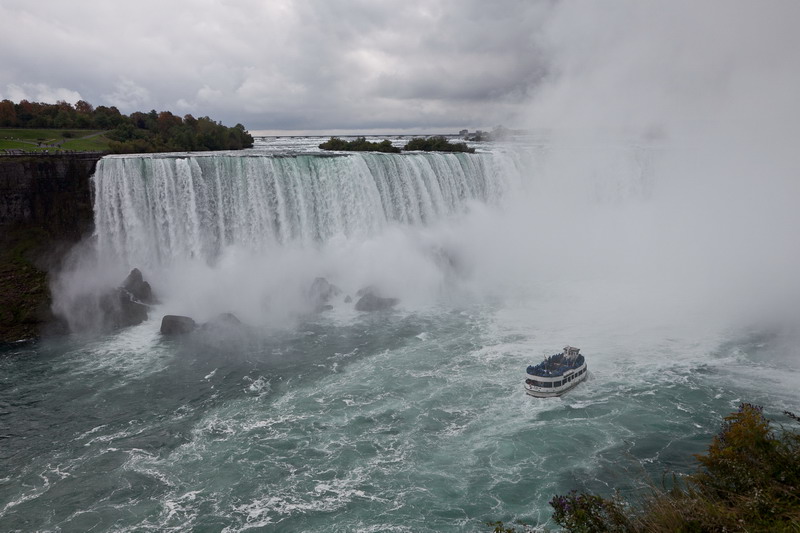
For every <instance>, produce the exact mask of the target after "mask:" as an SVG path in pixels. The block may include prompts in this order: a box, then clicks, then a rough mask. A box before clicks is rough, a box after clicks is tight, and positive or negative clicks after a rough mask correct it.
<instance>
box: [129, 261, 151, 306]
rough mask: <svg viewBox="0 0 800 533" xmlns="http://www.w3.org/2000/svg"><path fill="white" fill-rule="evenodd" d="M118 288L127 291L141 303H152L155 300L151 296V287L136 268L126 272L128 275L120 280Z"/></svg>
mask: <svg viewBox="0 0 800 533" xmlns="http://www.w3.org/2000/svg"><path fill="white" fill-rule="evenodd" d="M120 288H122V289H124V290H126V291H128V292H129V293H130V294H131V295H132V296H133V297H134V298H135V299H136V300H138V301H140V302H142V303H145V304H152V303H155V301H156V300H155V297H154V296H153V289H152V288H151V287H150V284H149V283H148V282H146V281H145V280H144V277H142V272H141V270H139V269H138V268H134V269H133V270H131V273H130V274H128V277H127V278H125V281H123V282H122V286H121V287H120Z"/></svg>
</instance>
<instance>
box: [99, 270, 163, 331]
mask: <svg viewBox="0 0 800 533" xmlns="http://www.w3.org/2000/svg"><path fill="white" fill-rule="evenodd" d="M154 302H155V298H154V297H153V290H152V289H151V288H150V284H149V283H148V282H146V281H145V280H144V278H143V277H142V273H141V271H140V270H139V269H138V268H134V269H133V270H131V273H130V274H128V277H127V278H125V281H123V282H122V285H120V286H119V287H117V288H116V289H112V290H110V291H108V292H107V293H105V294H103V295H102V296H100V310H101V311H102V312H103V314H104V320H103V322H104V323H105V325H106V327H110V328H124V327H128V326H136V325H137V324H141V323H142V322H144V321H145V320H147V313H148V311H149V310H150V304H152V303H154Z"/></svg>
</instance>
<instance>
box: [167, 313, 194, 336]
mask: <svg viewBox="0 0 800 533" xmlns="http://www.w3.org/2000/svg"><path fill="white" fill-rule="evenodd" d="M196 326H197V324H196V323H195V321H194V319H193V318H191V317H188V316H180V315H164V318H162V319H161V334H162V335H183V334H186V333H191V332H192V331H194V328H195V327H196Z"/></svg>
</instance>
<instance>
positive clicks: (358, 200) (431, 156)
mask: <svg viewBox="0 0 800 533" xmlns="http://www.w3.org/2000/svg"><path fill="white" fill-rule="evenodd" d="M519 174H520V172H519V163H518V161H515V159H514V157H513V156H512V155H509V154H508V153H506V154H502V153H482V154H464V153H457V154H442V153H415V154H402V155H396V154H372V153H369V154H366V153H358V154H353V155H342V156H327V155H314V154H312V155H295V156H276V155H251V154H242V155H238V154H230V153H229V154H213V155H201V154H191V155H185V156H174V155H171V156H147V155H135V156H110V157H106V158H104V159H102V160H101V161H100V162H99V164H98V166H97V171H96V172H95V175H94V178H93V179H94V188H95V189H94V190H95V205H94V212H95V228H96V230H95V231H96V238H97V246H98V251H99V253H100V254H101V256H106V257H117V258H120V259H123V260H124V261H126V262H127V263H128V264H137V265H154V266H155V265H166V264H170V263H171V262H173V261H175V260H179V259H186V258H200V259H203V260H206V261H211V260H213V259H214V258H215V257H217V256H218V254H219V253H220V251H221V250H222V249H223V248H225V247H226V246H229V245H237V246H242V247H244V248H246V249H250V250H254V251H260V250H264V249H267V248H269V247H272V246H285V245H289V244H298V245H300V246H309V245H310V246H313V245H315V244H319V243H324V242H327V241H329V240H330V239H332V238H335V237H337V236H343V237H347V238H352V237H356V238H358V237H367V236H370V235H374V234H375V233H377V232H379V231H380V230H382V229H384V228H385V227H386V226H387V225H391V224H406V225H427V224H430V223H431V222H433V221H436V220H441V219H442V218H445V217H448V216H451V215H453V214H456V213H459V212H461V211H463V210H464V209H465V207H466V205H467V203H468V202H470V201H479V202H484V203H488V204H496V203H497V202H499V201H500V199H501V198H502V197H503V196H504V194H505V193H506V192H507V191H508V190H509V188H510V187H511V186H512V185H513V184H514V182H515V180H517V179H518V178H519Z"/></svg>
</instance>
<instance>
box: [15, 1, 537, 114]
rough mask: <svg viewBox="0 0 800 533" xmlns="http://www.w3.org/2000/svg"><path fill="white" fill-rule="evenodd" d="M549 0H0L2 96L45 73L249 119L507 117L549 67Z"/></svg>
mask: <svg viewBox="0 0 800 533" xmlns="http://www.w3.org/2000/svg"><path fill="white" fill-rule="evenodd" d="M550 10H551V3H550V2H535V3H534V2H523V1H515V0H506V1H502V2H491V3H489V2H481V1H456V0H446V1H442V2H423V1H408V2H403V3H402V4H399V3H389V2H373V1H368V0H342V1H336V2H330V1H321V0H320V1H306V2H291V1H288V0H282V1H281V0H279V1H270V2H262V1H255V0H253V1H237V2H229V1H224V0H203V1H195V2H186V1H179V2H156V1H153V0H143V1H140V2H136V3H117V2H103V1H100V0H87V1H83V2H80V3H63V2H36V3H31V2H27V1H25V0H7V1H4V2H3V4H2V5H0V45H2V47H3V49H4V50H5V51H6V52H7V53H6V54H5V55H6V58H5V59H4V62H3V65H2V66H0V96H2V97H8V98H11V97H14V96H19V94H21V93H20V91H19V90H16V89H13V88H14V87H16V88H19V87H22V88H25V87H47V88H53V89H51V90H50V92H52V94H57V95H61V96H60V97H59V98H65V99H67V100H69V99H70V97H73V98H74V97H75V96H76V95H80V97H81V98H84V99H86V100H88V101H90V102H92V103H93V104H95V105H101V104H104V105H116V106H117V107H119V108H120V109H121V110H122V111H124V112H131V111H134V110H149V109H150V108H155V109H158V110H160V109H169V110H172V111H175V112H180V113H193V114H196V115H210V116H212V117H213V118H215V119H219V120H222V121H223V122H226V123H234V122H242V123H244V124H245V125H246V126H248V127H249V128H250V129H284V128H288V129H333V128H349V129H359V128H385V129H393V128H437V127H461V126H464V127H481V126H488V125H493V124H496V123H499V122H505V123H511V122H512V121H513V118H514V117H515V116H518V115H519V105H520V104H521V103H522V102H523V101H524V100H525V98H526V97H527V96H528V94H529V92H530V88H531V87H532V86H533V85H535V83H536V82H537V81H538V80H539V79H540V78H541V77H542V75H543V73H544V71H545V65H544V61H543V59H542V55H541V52H540V51H539V48H538V43H537V35H538V34H539V30H540V28H541V25H542V23H543V22H544V21H545V20H546V17H547V15H548V13H549V12H550ZM25 94H26V95H27V97H29V98H33V99H43V98H41V97H40V96H39V95H42V94H48V91H44V92H42V91H38V90H29V91H27V92H25ZM17 99H18V98H17Z"/></svg>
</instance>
